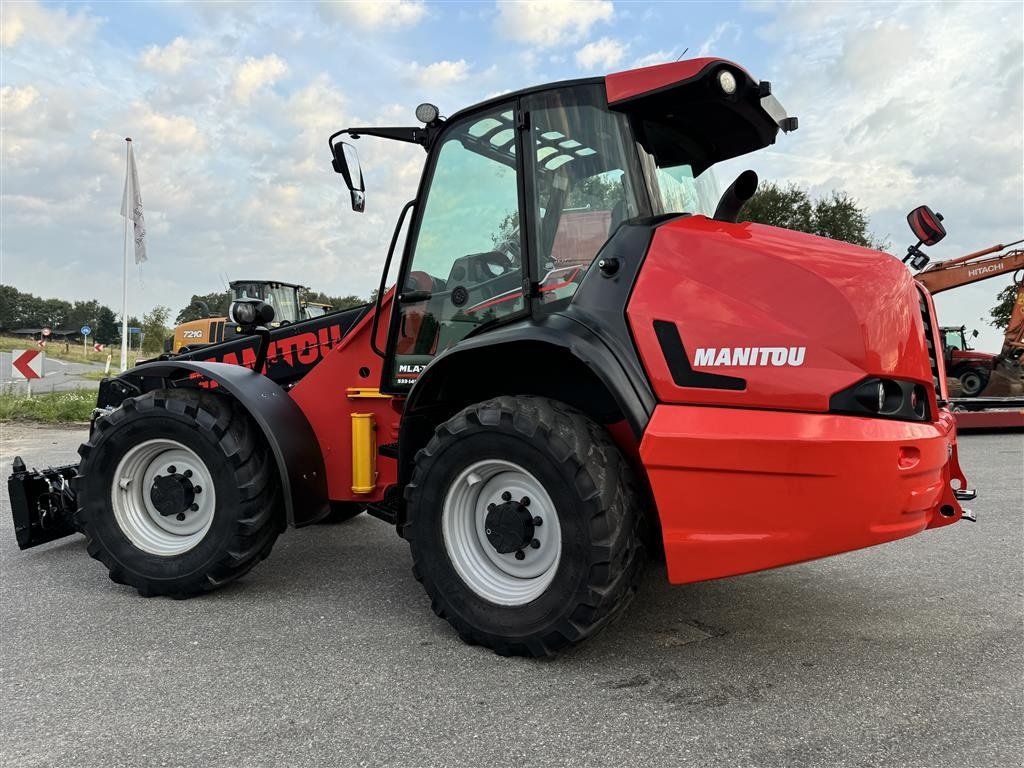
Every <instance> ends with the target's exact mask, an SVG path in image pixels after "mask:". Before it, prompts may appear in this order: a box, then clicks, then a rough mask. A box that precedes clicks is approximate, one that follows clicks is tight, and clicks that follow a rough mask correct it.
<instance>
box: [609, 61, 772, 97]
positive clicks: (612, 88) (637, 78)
mask: <svg viewBox="0 0 1024 768" xmlns="http://www.w3.org/2000/svg"><path fill="white" fill-rule="evenodd" d="M716 64H728V65H729V66H730V67H732V68H735V69H737V70H739V71H740V72H746V70H745V69H743V67H741V66H739V65H738V64H734V63H733V62H731V61H729V60H727V59H717V58H703V59H686V60H684V61H674V62H672V63H670V64H656V65H655V66H653V67H641V68H640V69H630V70H627V71H625V72H616V73H614V74H611V75H608V76H606V77H605V79H604V84H605V91H606V93H607V94H608V103H609V104H610V105H614V104H615V103H616V102H619V101H624V100H625V99H631V98H633V97H635V96H640V95H641V94H644V93H648V92H650V91H656V90H658V89H660V88H666V87H668V86H671V85H681V84H682V83H684V82H686V81H687V80H691V79H693V78H694V77H697V76H698V75H700V73H701V72H703V71H704V70H705V69H707V68H708V67H710V66H714V65H716ZM755 82H756V81H755Z"/></svg>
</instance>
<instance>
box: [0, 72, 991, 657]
mask: <svg viewBox="0 0 1024 768" xmlns="http://www.w3.org/2000/svg"><path fill="white" fill-rule="evenodd" d="M416 116H417V118H418V120H419V122H420V124H419V125H416V126H412V127H395V128H382V127H368V128H349V129H345V130H343V131H339V132H338V133H336V134H335V135H334V136H332V137H331V138H330V142H329V143H330V146H331V150H332V154H333V163H334V168H335V170H336V171H338V172H340V173H341V174H342V175H343V176H344V179H345V181H346V183H347V185H348V188H349V190H350V192H351V197H352V206H353V208H354V209H355V210H357V211H360V210H362V209H363V207H364V204H365V198H364V195H365V190H364V184H363V176H362V172H361V171H360V168H359V164H358V158H357V156H356V153H355V150H354V148H353V144H352V143H351V142H349V141H347V140H344V139H356V138H359V137H382V138H385V139H390V140H395V141H403V142H410V143H414V144H419V145H420V146H422V147H423V148H424V149H425V150H426V152H427V160H426V165H425V167H424V171H423V176H422V180H421V182H420V185H419V189H418V191H417V193H416V197H415V199H414V200H412V201H410V202H409V203H408V204H407V205H406V206H405V207H404V209H403V210H402V213H401V215H400V216H399V219H398V223H397V225H396V227H395V234H394V236H393V238H392V240H391V247H390V250H389V252H388V255H387V257H386V259H385V262H384V269H383V275H382V277H381V290H380V291H379V293H378V296H379V298H378V300H377V302H376V303H375V304H374V305H371V306H366V307H361V308H357V309H353V310H349V311H347V312H340V313H334V314H333V315H328V316H325V317H322V318H314V319H311V320H309V321H306V322H305V323H296V324H294V325H289V326H283V327H279V328H273V329H271V328H269V327H268V325H269V324H270V322H271V321H272V317H273V313H272V311H271V310H270V308H269V307H267V306H266V305H264V304H262V303H261V302H258V301H240V302H235V303H234V304H233V306H232V309H231V317H232V319H233V321H234V322H235V323H236V324H237V325H238V326H239V327H241V328H242V329H243V330H244V331H246V332H248V333H249V334H250V335H249V336H248V337H247V338H246V339H244V340H234V341H232V342H229V343H226V344H223V345H216V346H213V347H207V348H204V349H202V350H199V351H197V352H195V353H193V354H183V355H166V356H164V357H163V358H161V359H158V360H155V361H152V362H149V363H146V364H143V365H140V366H138V367H137V368H134V369H132V370H130V371H127V372H125V373H123V374H121V375H120V376H118V377H116V378H113V379H109V380H106V381H104V382H103V383H102V386H101V388H100V394H99V399H98V404H97V410H96V416H95V418H94V420H93V423H92V426H91V429H90V434H89V437H88V440H87V441H86V442H85V443H84V444H83V445H82V447H81V449H80V451H79V452H80V454H81V457H82V461H81V463H80V464H79V465H77V466H68V467H58V468H53V469H49V470H46V471H43V472H33V471H29V470H28V469H26V468H25V467H24V464H23V462H21V461H20V460H18V461H17V462H16V467H15V469H16V471H15V473H14V475H13V476H12V477H11V480H10V489H11V495H12V506H13V509H14V516H15V527H16V529H17V535H18V539H19V543H20V544H21V545H22V546H23V547H25V546H32V545H33V544H37V543H40V542H42V541H47V540H51V539H53V538H57V537H59V536H62V535H66V534H68V533H71V532H72V531H74V530H78V531H81V532H82V533H83V534H84V535H85V536H86V539H87V549H88V552H89V554H91V555H92V556H93V557H95V558H96V559H98V560H100V561H102V563H103V564H104V565H105V566H106V567H107V569H108V571H109V573H110V577H111V578H112V579H113V580H114V581H116V582H119V583H123V584H129V585H131V586H133V587H135V588H136V589H137V590H138V591H139V592H140V593H142V594H144V595H171V596H174V597H186V596H189V595H194V594H197V593H201V592H204V591H207V590H210V589H213V588H215V587H218V586H220V585H221V584H224V583H225V582H228V581H230V580H232V579H235V578H237V577H239V576H241V575H242V574H244V573H245V572H247V571H248V570H249V569H250V568H252V567H253V566H254V565H256V564H257V563H258V562H259V561H260V560H261V559H263V558H264V557H266V556H267V554H269V552H270V549H271V547H272V546H273V544H274V541H275V539H276V538H277V536H278V535H279V534H280V533H281V532H282V531H283V530H285V529H286V528H288V527H298V526H303V525H307V524H309V523H314V522H317V521H319V520H321V519H323V518H325V517H327V516H329V515H334V516H336V517H346V516H351V515H353V514H356V513H358V512H360V511H362V510H363V509H365V510H367V511H368V512H369V513H370V514H372V515H374V516H376V517H378V518H381V519H383V520H385V521H387V522H388V523H390V524H392V525H394V526H395V528H396V530H397V531H398V533H399V534H400V535H401V536H402V537H403V538H404V539H406V540H407V541H408V543H409V546H410V549H411V553H412V561H413V569H414V573H415V575H416V577H417V579H419V580H420V581H421V582H422V584H423V587H424V588H425V590H426V591H427V593H428V595H429V596H430V599H431V604H432V607H433V609H434V610H435V612H436V613H437V614H438V615H439V616H441V617H443V618H445V619H446V620H447V621H448V622H450V623H451V625H452V626H453V627H454V628H455V629H456V631H457V632H458V633H459V634H460V635H461V636H462V637H463V638H464V639H465V640H467V641H469V642H476V643H482V644H484V645H486V646H489V647H491V648H493V649H494V650H496V651H497V652H499V653H502V654H523V655H534V656H543V655H550V654H552V653H555V652H557V651H558V650H559V649H561V648H563V647H566V646H568V645H571V644H573V643H576V642H579V641H581V640H584V639H586V638H588V637H590V636H592V635H593V634H594V633H595V632H597V631H599V630H600V629H601V628H602V627H604V626H606V625H607V624H608V622H609V621H611V620H612V619H613V618H614V617H615V616H617V615H618V614H620V613H621V611H622V610H623V608H624V607H625V606H626V605H627V604H628V603H629V602H630V600H631V598H632V596H633V594H634V592H635V590H636V589H637V586H638V584H639V582H640V573H641V569H642V566H643V563H644V559H645V556H644V549H645V546H657V547H660V548H663V549H664V554H665V557H666V560H667V565H668V577H669V580H670V581H671V582H673V583H677V584H680V583H686V582H692V581H698V580H702V579H713V578H719V577H723V576H730V575H733V574H739V573H746V572H749V571H756V570H759V569H764V568H773V567H776V566H781V565H785V564H788V563H796V562H800V561H804V560H809V559H812V558H818V557H823V556H826V555H832V554H835V553H838V552H845V551H848V550H851V549H857V548H859V547H866V546H870V545H873V544H880V543H883V542H887V541H892V540H894V539H898V538H901V537H904V536H909V535H911V534H915V533H918V532H920V531H923V530H925V529H926V528H937V527H940V526H945V525H948V524H950V523H954V522H956V521H958V520H960V519H962V518H964V519H973V516H972V515H971V513H970V512H969V511H967V510H964V509H962V508H961V506H960V501H963V500H966V499H970V498H973V496H974V492H973V491H969V490H967V483H966V480H965V478H964V476H963V473H962V472H961V471H960V468H959V465H958V463H957V447H956V429H955V425H954V421H953V418H952V416H951V415H950V413H949V411H948V410H947V409H946V407H945V404H946V399H947V392H946V389H945V383H944V382H945V371H944V367H943V361H942V358H941V354H939V353H938V352H937V350H940V349H941V346H940V344H939V338H938V329H937V325H936V323H935V314H934V309H933V307H932V302H931V299H930V297H929V296H928V294H927V292H926V291H924V290H923V288H922V287H921V286H920V285H919V284H918V283H916V282H915V281H914V280H913V278H912V277H911V275H910V273H909V272H908V271H907V269H906V268H905V267H904V266H903V265H902V264H900V263H899V261H898V260H896V259H893V258H892V257H891V256H888V255H886V254H882V253H878V252H876V251H872V250H868V249H865V248H860V247H857V246H853V245H849V244H846V243H840V242H835V241H832V240H827V239H824V238H820V237H814V236H812V235H806V234H801V233H797V232H791V231H787V230H781V229H775V228H772V227H767V226H761V225H755V224H749V223H737V217H738V214H739V211H740V208H741V207H742V205H743V203H744V201H745V200H747V199H749V197H750V196H751V195H752V194H753V193H754V190H755V188H756V184H757V177H756V175H755V174H754V173H753V172H751V171H747V172H744V173H743V174H741V175H740V176H739V177H738V178H737V179H736V181H735V182H734V183H733V184H732V185H731V186H730V187H729V188H728V189H727V190H726V192H725V193H724V194H723V195H722V196H721V198H720V199H719V198H718V197H717V195H714V196H712V195H710V194H709V190H710V186H709V183H708V182H709V178H710V175H711V174H710V169H711V168H712V166H713V165H714V164H715V163H718V162H720V161H722V160H726V159H728V158H732V157H736V156H739V155H742V154H745V153H748V152H752V151H755V150H758V149H761V148H763V147H766V146H768V145H770V144H772V143H774V141H775V138H776V135H777V134H778V132H779V131H780V130H782V131H790V130H793V129H795V128H796V127H797V123H796V119H795V118H792V117H788V116H787V115H786V113H785V111H784V110H783V109H782V107H781V105H780V104H779V102H778V101H777V100H776V99H775V97H774V96H773V95H772V93H771V87H770V84H769V83H767V82H764V81H760V82H759V81H757V80H756V79H754V78H753V77H751V75H750V74H748V73H747V72H746V71H745V70H744V69H742V68H741V67H739V66H737V65H736V64H733V63H732V62H729V61H725V60H721V59H710V58H703V59H695V60H690V61H680V62H676V63H672V64H665V65H661V66H655V67H648V68H644V69H638V70H633V71H628V72H622V73H618V74H612V75H608V76H607V77H599V78H592V79H586V80H576V81H571V82H563V83H555V84H549V85H544V86H540V87H536V88H530V89H527V90H523V91H519V92H517V93H511V94H506V95H502V96H499V97H496V98H494V99H491V100H489V101H486V102H484V103H482V104H478V105H476V106H473V107H469V108H467V109H465V110H462V111H461V112H458V113H457V114H455V115H453V116H452V117H450V118H448V119H442V118H440V117H439V114H438V110H437V108H436V107H433V106H432V105H429V104H425V105H421V106H420V107H419V108H418V109H417V110H416ZM716 201H717V205H716ZM709 203H710V204H709ZM406 221H408V225H409V226H408V233H407V236H406V237H405V240H404V247H403V248H402V250H401V253H400V256H399V259H400V261H399V265H398V278H397V283H396V287H394V288H392V289H390V290H385V287H386V286H385V281H386V279H387V278H386V276H387V275H388V274H389V268H390V266H391V262H392V259H393V257H394V256H395V254H396V250H397V243H398V242H399V239H400V233H401V232H402V231H403V226H404V223H405V222H406ZM570 225H571V226H570ZM598 226H602V227H605V230H604V234H603V238H602V240H603V241H602V242H600V244H599V245H598V246H595V235H594V232H595V228H596V227H598ZM556 243H557V244H558V245H557V247H555V244H556Z"/></svg>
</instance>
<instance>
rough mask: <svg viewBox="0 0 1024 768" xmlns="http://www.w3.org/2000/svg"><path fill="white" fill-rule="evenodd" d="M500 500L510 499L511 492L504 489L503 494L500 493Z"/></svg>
mask: <svg viewBox="0 0 1024 768" xmlns="http://www.w3.org/2000/svg"><path fill="white" fill-rule="evenodd" d="M501 500H502V501H512V494H511V493H509V492H508V491H505V492H504V493H503V494H501Z"/></svg>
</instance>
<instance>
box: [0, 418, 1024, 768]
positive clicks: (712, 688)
mask: <svg viewBox="0 0 1024 768" xmlns="http://www.w3.org/2000/svg"><path fill="white" fill-rule="evenodd" d="M0 429H2V430H3V432H4V434H3V449H2V454H3V457H2V466H3V468H4V471H5V472H6V471H7V470H8V468H9V467H10V460H11V458H12V456H13V454H15V453H22V455H24V456H25V458H26V460H27V461H28V463H29V464H37V465H41V464H57V463H62V462H68V461H74V460H77V456H76V454H75V446H76V445H77V443H78V442H79V440H80V439H82V438H83V437H84V432H83V431H82V430H77V431H68V430H59V429H41V428H27V427H20V426H17V427H16V426H12V425H0ZM961 463H962V465H963V466H964V469H965V471H966V472H967V475H968V477H969V479H970V480H971V483H972V485H974V486H976V487H977V488H978V490H979V497H978V499H977V501H976V502H973V503H972V505H971V506H972V508H973V509H974V510H975V511H976V512H977V514H978V522H977V523H976V524H973V525H972V524H970V523H965V522H961V523H958V524H956V525H953V526H950V527H947V528H943V529H939V530H937V531H930V532H925V533H923V534H921V535H918V536H914V537H911V538H909V539H905V540H903V541H899V542H895V543H892V544H888V545H885V546H881V547H874V548H871V549H867V550H862V551H860V552H854V553H850V554H846V555H842V556H840V557H834V558H830V559H826V560H820V561H816V562H812V563H806V564H802V565H797V566H791V567H788V568H782V569H777V570H774V571H768V572H764V573H759V574H752V575H749V576H742V577H737V578H732V579H723V580H720V581H714V582H707V583H702V584H694V585H688V586H680V587H672V586H669V585H668V584H667V583H666V581H665V573H664V567H663V566H662V565H657V564H653V565H652V566H651V567H650V569H649V572H648V574H647V577H646V579H645V583H644V585H643V588H642V591H641V595H640V597H639V598H638V601H637V602H636V603H635V604H634V606H633V607H632V608H631V610H630V611H629V612H628V613H627V614H626V615H625V616H624V617H623V619H622V620H621V621H619V622H618V623H617V624H616V625H614V626H612V627H610V628H609V629H608V630H606V631H605V632H604V633H603V634H602V635H600V636H599V637H597V638H595V639H594V640H592V641H590V642H589V643H586V644H584V645H583V646H581V647H579V648H577V649H574V650H572V651H570V652H568V653H564V654H562V655H561V656H559V657H557V658H556V659H554V660H550V661H533V660H526V659H507V658H501V657H498V656H496V655H494V654H493V653H491V652H490V651H488V650H486V649H483V648H479V647H471V646H467V645H464V644H463V643H462V642H461V641H460V640H459V639H458V638H457V637H456V636H455V634H454V633H453V632H452V631H451V630H450V629H449V627H448V625H447V624H446V623H445V622H443V621H441V620H440V619H437V618H436V617H435V616H434V615H433V614H432V613H431V611H430V607H429V605H428V602H427V599H426V597H425V596H424V593H423V592H422V590H421V588H420V587H419V585H418V584H417V583H416V581H415V580H414V579H413V577H412V574H411V572H410V560H409V554H408V549H407V547H406V545H405V543H404V542H402V541H401V540H400V539H399V538H398V537H397V536H395V534H394V532H393V531H392V529H390V528H388V527H387V526H386V525H384V524H383V523H381V522H379V521H377V520H374V519H372V518H369V517H367V516H365V515H363V516H360V517H358V518H356V519H355V520H352V521H351V522H349V523H346V524H343V525H337V526H315V527H312V528H307V529H303V530H300V531H291V532H288V533H286V534H285V535H283V536H282V537H281V539H280V540H279V542H278V544H277V546H276V547H275V549H274V552H273V553H272V555H271V556H270V558H269V559H268V560H267V561H265V562H264V563H263V564H261V565H260V566H259V567H257V568H256V569H255V570H254V571H252V572H251V573H250V574H249V575H248V576H246V577H245V578H244V579H243V580H242V581H240V582H238V583H236V584H233V585H231V586H229V587H228V588H225V589H223V590H221V591H219V592H216V593H213V594H211V595H209V596H206V597H202V598H198V599H192V600H187V601H174V600H170V599H163V598H153V599H148V600H147V599H143V598H140V597H138V596H137V595H136V594H135V592H134V591H133V590H130V589H128V588H125V587H122V586H118V585H116V584H114V583H113V582H111V581H109V580H108V579H107V576H106V573H105V572H104V570H103V568H102V566H100V565H99V564H98V563H97V562H95V561H93V560H92V559H91V558H89V557H88V555H87V554H86V552H85V547H84V544H83V539H82V538H81V537H80V536H75V537H72V538H68V539H65V540H63V541H60V542H54V543H52V544H48V545H45V546H43V547H39V548H37V549H33V550H29V551H26V552H19V551H18V549H17V547H16V545H15V543H14V537H13V532H12V529H11V522H10V511H9V507H8V504H7V499H6V496H5V497H4V499H3V505H2V506H3V508H2V509H0V597H2V599H0V661H2V667H0V693H2V706H0V723H2V733H0V762H2V764H3V765H4V766H9V767H11V768H13V767H14V766H94V765H95V766H260V767H263V766H276V765H280V766H347V765H370V766H378V765H391V764H393V765H408V766H435V765H438V766H441V765H443V766H448V765H451V766H474V768H475V767H476V766H482V765H487V766H495V767H497V766H511V765H516V766H534V765H538V766H540V765H543V766H562V765H565V766H662V765H664V766H690V765H692V766H787V768H792V767H794V766H929V767H936V768H938V767H941V766H950V767H951V768H970V767H972V766H1020V765H1022V764H1024V692H1022V682H1021V681H1022V680H1024V524H1022V522H1024V437H1022V436H1021V435H990V436H969V435H968V436H963V437H962V438H961Z"/></svg>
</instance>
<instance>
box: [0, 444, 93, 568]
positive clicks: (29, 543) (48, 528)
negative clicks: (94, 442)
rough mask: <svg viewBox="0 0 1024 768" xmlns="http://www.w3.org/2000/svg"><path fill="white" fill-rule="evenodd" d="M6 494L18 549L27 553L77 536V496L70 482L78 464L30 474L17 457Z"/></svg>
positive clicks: (8, 480) (32, 471)
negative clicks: (75, 521)
mask: <svg viewBox="0 0 1024 768" xmlns="http://www.w3.org/2000/svg"><path fill="white" fill-rule="evenodd" d="M13 470H14V471H13V472H12V473H11V476H10V477H9V478H8V479H7V491H8V493H9V494H10V499H11V513H12V514H13V516H14V533H15V535H16V536H17V537H18V547H19V548H20V549H28V548H29V547H35V546H37V545H39V544H45V543H46V542H48V541H54V540H55V539H60V538H63V537H64V536H68V535H70V534H72V533H74V532H75V526H74V514H75V506H76V504H75V492H74V491H73V490H71V479H72V478H73V477H74V476H75V474H76V473H77V472H78V465H77V464H68V465H66V466H63V467H50V468H48V469H45V470H43V471H38V470H35V469H33V470H29V469H28V468H27V467H26V466H25V462H24V461H22V460H21V457H20V456H15V457H14V466H13Z"/></svg>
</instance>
